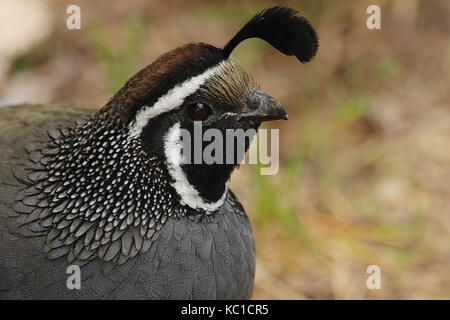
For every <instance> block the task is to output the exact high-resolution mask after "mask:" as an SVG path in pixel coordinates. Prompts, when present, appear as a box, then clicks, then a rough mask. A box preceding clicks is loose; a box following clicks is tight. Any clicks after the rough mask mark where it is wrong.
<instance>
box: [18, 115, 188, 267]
mask: <svg viewBox="0 0 450 320" xmlns="http://www.w3.org/2000/svg"><path fill="white" fill-rule="evenodd" d="M49 136H50V138H51V139H50V140H51V142H50V144H49V145H48V147H46V148H44V149H39V150H36V151H32V150H31V151H32V152H31V154H30V159H31V161H33V162H34V163H36V164H37V165H38V167H37V168H36V166H35V165H33V169H30V173H29V174H28V179H29V187H28V188H27V189H26V190H23V191H22V192H21V193H20V194H19V195H18V196H17V200H18V207H19V208H17V209H20V210H22V211H28V212H29V213H30V214H27V215H21V217H19V218H20V219H21V221H20V222H21V224H22V228H27V229H28V231H29V232H31V233H34V234H36V233H43V234H46V235H47V239H46V243H45V248H44V250H45V252H46V253H47V254H48V256H49V257H50V258H58V257H61V256H64V255H67V257H68V260H69V261H70V262H77V263H85V262H87V261H88V260H90V259H93V258H95V257H99V258H101V259H103V260H104V261H114V262H115V263H117V264H123V263H124V262H125V261H127V259H128V258H131V257H134V256H135V255H136V254H138V253H139V252H145V251H146V250H148V249H149V248H150V246H151V243H152V241H154V240H156V238H157V236H158V231H159V230H160V229H161V228H162V226H163V225H164V223H165V221H166V219H167V218H169V217H171V216H174V217H181V216H184V215H185V214H186V213H187V212H186V210H188V209H187V208H186V207H183V206H180V205H179V203H178V201H177V199H176V197H177V196H176V194H174V193H173V190H172V189H171V187H170V185H169V183H170V181H169V179H168V177H169V175H168V174H167V172H166V169H165V166H164V165H163V163H162V162H161V160H159V159H157V158H155V157H154V158H151V157H149V156H148V154H147V153H145V151H144V150H142V147H141V144H140V143H139V142H138V139H132V140H130V139H127V129H126V127H125V126H124V125H123V123H122V122H121V121H120V120H119V119H116V117H114V116H112V115H111V112H110V111H109V110H108V109H106V110H103V111H101V112H100V113H99V114H97V115H96V116H95V117H94V118H93V119H92V120H90V121H88V122H87V123H85V124H81V125H78V126H76V127H74V128H73V129H63V130H54V131H52V132H50V133H49ZM130 240H132V241H130Z"/></svg>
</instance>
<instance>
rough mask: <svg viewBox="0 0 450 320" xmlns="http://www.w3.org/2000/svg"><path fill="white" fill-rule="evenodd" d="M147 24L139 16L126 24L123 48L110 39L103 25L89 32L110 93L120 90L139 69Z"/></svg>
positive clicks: (130, 19)
mask: <svg viewBox="0 0 450 320" xmlns="http://www.w3.org/2000/svg"><path fill="white" fill-rule="evenodd" d="M145 29H146V26H145V22H144V20H143V19H142V18H141V17H139V16H137V17H132V18H129V20H127V21H126V22H125V25H124V31H125V35H124V37H125V43H124V45H123V47H122V48H118V47H117V44H116V43H114V44H113V41H112V40H111V39H110V38H109V37H108V33H107V32H106V31H105V30H104V28H103V27H102V26H101V25H97V26H94V27H92V28H91V30H89V36H90V39H91V43H92V48H93V49H94V52H95V55H96V57H97V60H98V62H99V63H100V64H101V65H102V67H103V71H104V73H105V78H106V80H107V81H108V88H109V90H110V93H115V92H116V91H117V90H119V89H120V88H121V87H122V86H123V85H124V83H125V81H126V80H128V78H130V77H131V76H132V75H133V74H134V73H135V72H136V69H137V66H138V61H139V55H140V54H141V51H142V45H143V42H144V36H145Z"/></svg>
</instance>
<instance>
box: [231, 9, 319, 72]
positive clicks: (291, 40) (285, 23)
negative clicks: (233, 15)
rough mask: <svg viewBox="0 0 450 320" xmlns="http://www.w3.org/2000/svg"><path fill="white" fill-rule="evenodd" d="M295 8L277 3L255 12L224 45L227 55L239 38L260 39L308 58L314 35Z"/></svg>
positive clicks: (315, 42)
mask: <svg viewBox="0 0 450 320" xmlns="http://www.w3.org/2000/svg"><path fill="white" fill-rule="evenodd" d="M297 14H298V11H296V10H294V9H291V8H286V7H281V6H276V7H273V8H269V9H265V10H263V11H261V12H260V13H258V14H257V15H255V16H254V17H253V18H252V19H251V20H250V21H249V22H247V24H246V25H245V26H244V27H242V29H241V30H239V32H238V33H237V34H236V35H235V36H234V37H233V39H231V40H230V42H228V44H227V45H226V46H225V47H224V48H223V54H224V56H225V57H226V58H228V56H229V55H230V54H231V52H232V51H233V50H234V48H236V46H238V45H239V43H241V42H242V41H244V40H246V39H249V38H260V39H263V40H265V41H267V42H268V43H269V44H270V45H272V46H273V47H274V48H276V49H278V50H279V51H281V52H282V53H284V54H286V55H288V56H292V55H295V56H296V57H297V58H298V59H299V60H300V61H301V62H303V63H305V62H308V61H310V60H311V59H312V58H313V57H314V55H315V54H316V52H317V48H318V46H319V42H318V38H317V34H316V32H315V31H314V29H313V28H312V27H311V25H310V24H309V22H308V20H306V19H305V18H303V17H300V16H298V15H297Z"/></svg>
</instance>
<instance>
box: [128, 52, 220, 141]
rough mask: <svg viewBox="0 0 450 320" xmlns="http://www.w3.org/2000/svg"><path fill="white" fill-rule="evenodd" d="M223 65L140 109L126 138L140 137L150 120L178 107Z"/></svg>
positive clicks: (187, 81) (182, 84)
mask: <svg viewBox="0 0 450 320" xmlns="http://www.w3.org/2000/svg"><path fill="white" fill-rule="evenodd" d="M224 65H225V62H224V61H222V62H221V63H219V64H218V65H216V66H214V67H211V68H209V69H207V70H206V71H205V72H203V73H202V74H200V75H198V76H195V77H192V78H190V79H188V80H186V81H184V82H183V83H181V84H179V85H177V86H175V87H174V88H172V89H171V90H169V91H168V92H167V93H166V94H165V95H163V96H161V97H160V98H159V99H158V101H156V103H155V104H154V105H152V106H144V107H142V109H141V110H140V111H139V112H138V113H137V115H136V120H135V121H134V122H133V123H131V124H130V130H129V135H128V137H129V138H133V137H136V136H138V135H140V134H141V132H142V129H143V128H144V127H145V126H146V125H147V123H148V121H149V120H150V119H152V118H154V117H156V116H159V115H160V114H162V113H165V112H168V111H171V110H173V109H176V108H178V107H180V106H181V105H182V104H183V102H184V99H186V97H188V96H190V95H191V94H193V93H194V92H195V91H197V90H198V89H199V88H200V86H201V85H202V84H204V83H205V81H206V80H208V79H209V78H211V77H212V76H213V75H214V74H215V73H216V72H218V71H219V70H220V69H221V68H223V67H224Z"/></svg>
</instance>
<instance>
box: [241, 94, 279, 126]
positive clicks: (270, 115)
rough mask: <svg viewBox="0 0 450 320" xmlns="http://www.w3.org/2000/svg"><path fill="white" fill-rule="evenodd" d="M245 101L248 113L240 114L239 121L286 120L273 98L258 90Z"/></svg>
mask: <svg viewBox="0 0 450 320" xmlns="http://www.w3.org/2000/svg"><path fill="white" fill-rule="evenodd" d="M247 100H248V101H247V102H248V105H249V109H250V111H248V112H244V113H242V114H241V115H240V116H239V120H253V121H257V122H263V121H270V120H287V119H288V115H287V114H286V111H285V110H284V109H283V107H282V106H281V105H280V104H279V103H278V102H277V101H276V100H275V99H274V98H272V97H271V96H269V95H267V94H265V93H263V92H261V91H259V90H255V91H254V92H253V94H252V95H251V96H250V97H248V99H247Z"/></svg>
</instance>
